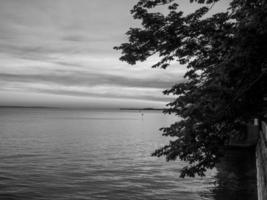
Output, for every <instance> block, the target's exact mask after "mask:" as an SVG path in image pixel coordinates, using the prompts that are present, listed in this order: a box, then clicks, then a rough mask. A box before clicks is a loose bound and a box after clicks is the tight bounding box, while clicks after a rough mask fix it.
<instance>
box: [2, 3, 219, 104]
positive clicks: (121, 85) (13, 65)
mask: <svg viewBox="0 0 267 200" xmlns="http://www.w3.org/2000/svg"><path fill="white" fill-rule="evenodd" d="M136 2H137V1H136V0H112V1H111V0H0V105H23V106H57V107H58V106H59V107H64V106H66V107H89V108H96V107H97V108H101V107H103V108H107V107H116V108H118V107H147V106H149V107H162V106H164V105H165V104H166V103H167V102H168V101H170V97H167V96H164V95H162V90H163V89H166V88H169V87H170V86H171V85H173V83H176V82H179V81H182V77H183V74H184V71H185V69H184V68H183V67H181V66H179V65H174V66H172V67H170V68H169V69H167V70H162V69H151V68H150V66H151V65H152V63H154V62H155V59H156V58H153V59H150V60H148V61H147V62H145V63H138V64H137V65H136V66H129V65H128V64H126V63H122V62H120V61H119V60H118V58H119V56H120V54H119V52H116V51H115V50H113V47H114V46H117V45H119V44H120V43H122V42H125V41H126V38H125V36H124V33H125V32H126V31H127V30H128V28H129V27H130V26H132V27H134V26H137V25H138V22H136V21H134V20H133V19H132V17H131V15H130V13H129V10H130V9H131V8H132V6H133V5H134V4H135V3H136ZM182 2H183V3H182V5H181V6H182V8H183V9H184V10H185V11H186V12H188V11H190V9H192V8H194V6H193V7H192V6H190V7H189V5H188V3H185V1H182ZM186 2H187V1H186ZM215 10H216V8H215Z"/></svg>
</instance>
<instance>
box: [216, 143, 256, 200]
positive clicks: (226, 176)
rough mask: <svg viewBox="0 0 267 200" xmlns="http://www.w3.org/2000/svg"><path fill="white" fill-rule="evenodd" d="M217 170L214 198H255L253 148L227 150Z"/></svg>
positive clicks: (228, 199) (223, 199)
mask: <svg viewBox="0 0 267 200" xmlns="http://www.w3.org/2000/svg"><path fill="white" fill-rule="evenodd" d="M217 170H218V173H217V175H216V176H215V178H216V187H215V188H214V189H213V190H212V191H213V193H214V199H215V200H225V199H227V200H257V187H256V185H257V183H256V162H255V151H254V148H250V149H234V150H228V151H227V152H226V155H225V156H224V158H223V159H222V161H221V163H220V164H218V165H217Z"/></svg>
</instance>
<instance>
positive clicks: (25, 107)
mask: <svg viewBox="0 0 267 200" xmlns="http://www.w3.org/2000/svg"><path fill="white" fill-rule="evenodd" d="M1 108H21V109H27V108H28V109H60V110H62V109H67V110H75V109H77V110H80V109H85V110H135V111H141V110H143V111H163V110H164V109H163V108H84V107H76V108H75V107H52V106H51V107H50V106H0V109H1Z"/></svg>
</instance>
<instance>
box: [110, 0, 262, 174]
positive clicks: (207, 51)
mask: <svg viewBox="0 0 267 200" xmlns="http://www.w3.org/2000/svg"><path fill="white" fill-rule="evenodd" d="M190 1H191V2H197V3H200V4H203V5H204V6H203V7H201V8H200V9H198V10H196V11H195V12H194V13H191V14H189V15H187V16H184V15H183V12H181V11H179V10H178V8H179V6H178V4H177V3H176V2H175V0H140V1H139V2H138V3H137V4H136V5H135V6H134V8H133V9H132V11H131V12H132V14H133V17H134V18H135V19H139V20H141V23H142V28H133V29H130V30H129V31H128V32H127V35H128V39H129V42H128V43H124V44H121V45H120V46H119V47H115V49H117V50H121V51H122V57H121V58H120V59H121V60H123V61H126V62H128V63H129V64H135V63H136V62H137V61H144V60H146V59H147V58H148V57H150V56H151V55H154V54H156V55H159V57H160V61H159V62H157V63H155V64H154V65H153V66H152V67H161V68H164V69H165V68H167V67H168V66H169V64H170V63H172V62H175V61H177V62H179V63H180V64H182V65H187V68H188V71H187V72H186V74H185V75H184V78H185V82H183V83H179V84H175V85H174V86H173V87H172V88H170V89H168V90H165V91H164V92H163V93H164V94H165V95H174V96H175V97H176V99H175V100H174V101H172V102H170V103H169V104H168V109H166V110H165V111H164V112H165V113H170V114H175V115H178V116H179V117H181V118H182V119H181V120H180V121H178V122H176V123H174V124H172V125H171V126H169V127H165V128H162V129H161V130H162V132H163V135H164V136H168V137H172V139H171V141H170V142H169V144H167V145H165V146H164V147H162V148H160V149H157V150H156V151H155V152H154V153H153V154H152V155H153V156H165V157H166V159H167V160H168V161H169V160H175V159H177V158H179V159H181V160H183V161H186V162H188V166H187V167H185V168H184V169H183V170H182V172H181V176H182V177H184V176H186V175H187V176H194V175H199V176H203V175H204V173H205V171H206V170H207V169H209V168H212V167H214V166H215V163H216V162H217V161H218V159H219V158H220V156H221V155H222V149H223V146H224V145H225V143H227V141H229V138H232V137H236V136H237V137H239V136H242V135H244V127H245V125H246V123H247V122H248V121H249V120H250V119H251V118H254V117H259V116H261V115H262V113H263V111H262V110H263V107H262V106H263V94H264V93H266V92H267V91H266V90H267V89H266V76H265V75H264V74H263V72H262V69H263V68H264V66H265V67H266V63H267V58H266V54H265V52H267V45H266V44H267V41H266V38H267V12H266V10H267V9H266V8H267V3H266V1H262V0H255V1H241V0H233V1H232V2H231V4H230V8H229V9H228V12H222V13H217V14H215V15H213V16H210V17H207V16H206V14H207V13H208V11H209V8H208V7H212V6H210V5H209V6H207V4H211V3H216V2H217V1H218V0H190ZM160 5H166V6H167V7H168V10H169V13H168V14H167V15H163V14H161V13H158V12H155V13H153V12H150V11H151V8H155V7H157V6H160ZM242 137H243V136H242Z"/></svg>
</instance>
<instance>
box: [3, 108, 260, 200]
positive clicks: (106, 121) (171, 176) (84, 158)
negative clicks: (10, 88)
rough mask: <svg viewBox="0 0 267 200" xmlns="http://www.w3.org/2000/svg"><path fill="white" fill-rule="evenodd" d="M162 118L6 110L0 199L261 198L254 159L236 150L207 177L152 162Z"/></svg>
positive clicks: (116, 113)
mask: <svg viewBox="0 0 267 200" xmlns="http://www.w3.org/2000/svg"><path fill="white" fill-rule="evenodd" d="M174 120H178V119H175V118H174V117H171V116H164V115H163V114H161V112H144V115H143V116H142V115H141V113H140V112H137V111H81V110H57V109H26V108H23V109H17V108H2V109H0V199H10V200H11V199H14V200H24V199H25V200H31V199H36V200H37V199H40V200H42V199H47V200H48V199H53V200H61V199H62V200H63V199H69V200H76V199H77V200H78V199H79V200H82V199H87V200H91V199H92V200H93V199H108V200H109V199H110V200H113V199H114V200H120V199H121V200H127V199H140V200H141V199H142V200H143V199H153V200H154V199H155V200H157V199H161V200H163V199H164V200H165V199H166V200H174V199H176V200H198V199H205V200H224V199H227V200H236V199H240V200H241V199H242V200H246V199H247V200H254V199H256V185H255V170H254V168H255V166H254V165H255V163H254V160H253V159H254V158H253V153H251V152H247V153H246V154H245V156H244V155H243V154H241V153H240V152H237V151H235V152H230V153H229V155H228V156H226V157H225V158H224V161H223V162H222V163H221V164H220V165H218V167H217V169H214V170H212V171H209V172H208V174H207V176H206V177H204V178H194V179H192V178H185V179H181V178H179V171H180V169H181V168H182V166H184V163H183V162H181V161H176V162H168V163H167V162H165V160H164V159H163V158H155V157H151V156H150V154H151V153H152V152H153V150H154V149H156V148H157V147H159V146H161V145H163V144H164V143H166V142H167V138H164V137H162V136H161V135H160V132H159V131H158V129H159V128H160V127H162V126H166V125H168V124H170V123H171V122H173V121H174Z"/></svg>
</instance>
